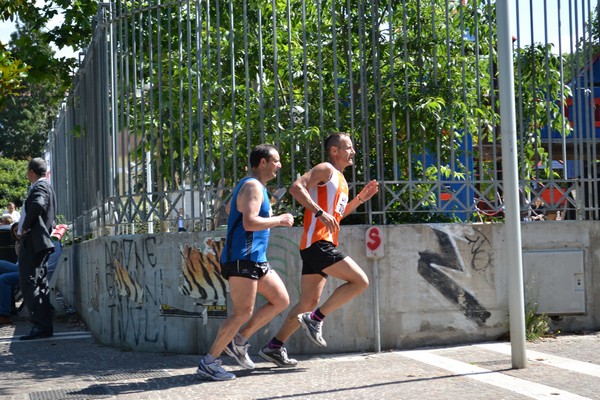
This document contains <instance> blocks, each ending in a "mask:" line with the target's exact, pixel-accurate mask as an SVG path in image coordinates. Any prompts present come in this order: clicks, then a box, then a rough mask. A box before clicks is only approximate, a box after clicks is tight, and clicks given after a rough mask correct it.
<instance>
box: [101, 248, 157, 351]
mask: <svg viewBox="0 0 600 400" xmlns="http://www.w3.org/2000/svg"><path fill="white" fill-rule="evenodd" d="M155 249H156V237H146V238H140V239H120V240H111V241H109V242H107V243H106V245H105V259H106V269H105V271H106V272H105V274H106V276H105V277H106V287H107V292H108V299H109V303H108V307H109V308H110V309H112V310H113V311H112V312H113V318H111V319H110V323H111V324H115V325H116V326H114V327H112V328H111V329H110V332H111V333H113V334H115V335H116V336H117V337H118V339H119V340H121V341H126V340H127V339H126V338H127V337H130V335H131V336H132V338H133V342H134V343H135V344H139V343H140V342H142V341H143V342H150V343H153V342H157V341H158V338H159V329H160V328H159V327H158V326H157V325H156V324H152V323H151V322H150V321H151V315H150V314H151V310H152V307H153V306H157V294H158V293H160V292H161V290H162V288H161V287H160V286H157V285H160V282H161V279H160V278H159V277H160V274H161V270H160V269H158V268H156V266H157V257H156V253H155ZM150 277H152V278H150ZM139 282H155V284H154V285H153V286H148V285H147V284H146V285H144V286H143V287H142V285H140V283H139ZM142 305H143V307H142ZM140 313H141V314H144V317H143V318H140Z"/></svg>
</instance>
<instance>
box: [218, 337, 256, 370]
mask: <svg viewBox="0 0 600 400" xmlns="http://www.w3.org/2000/svg"><path fill="white" fill-rule="evenodd" d="M249 347H250V343H246V344H245V345H243V346H238V345H237V344H235V342H234V341H233V340H232V341H231V343H229V344H228V345H227V347H225V353H227V355H228V356H229V357H233V358H234V359H235V361H237V363H238V364H240V366H242V367H243V368H246V369H254V363H253V362H252V360H251V359H250V356H249V355H248V348H249Z"/></svg>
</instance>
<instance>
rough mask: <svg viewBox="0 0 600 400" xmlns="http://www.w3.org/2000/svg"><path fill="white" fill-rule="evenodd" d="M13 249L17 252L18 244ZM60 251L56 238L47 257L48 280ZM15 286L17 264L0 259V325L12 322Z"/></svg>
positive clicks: (17, 279)
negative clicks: (52, 250) (52, 248)
mask: <svg viewBox="0 0 600 400" xmlns="http://www.w3.org/2000/svg"><path fill="white" fill-rule="evenodd" d="M17 244H18V242H17ZM15 250H16V251H17V252H18V246H16V247H15ZM61 253H62V243H61V242H60V240H57V241H55V242H54V252H52V253H50V257H48V280H50V277H51V276H52V273H53V272H54V270H55V269H56V265H57V264H58V259H59V257H60V254H61ZM17 287H19V264H18V263H11V262H9V261H4V260H0V325H6V324H12V320H11V318H10V315H11V313H12V310H13V308H14V299H13V293H14V291H15V289H16V288H17Z"/></svg>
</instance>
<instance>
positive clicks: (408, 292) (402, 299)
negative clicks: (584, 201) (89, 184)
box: [54, 221, 600, 354]
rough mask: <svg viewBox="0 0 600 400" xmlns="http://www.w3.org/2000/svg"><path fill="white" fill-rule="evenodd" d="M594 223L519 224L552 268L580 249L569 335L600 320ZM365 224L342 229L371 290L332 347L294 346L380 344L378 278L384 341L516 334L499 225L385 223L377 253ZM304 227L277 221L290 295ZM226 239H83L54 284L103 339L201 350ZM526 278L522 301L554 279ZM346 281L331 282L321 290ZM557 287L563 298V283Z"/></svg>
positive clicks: (294, 350) (214, 322) (347, 310)
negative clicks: (579, 293) (556, 256)
mask: <svg viewBox="0 0 600 400" xmlns="http://www.w3.org/2000/svg"><path fill="white" fill-rule="evenodd" d="M597 226H598V224H597V223H596V222H579V221H561V222H555V221H544V222H532V223H527V224H525V225H523V236H522V237H523V248H524V251H526V250H540V249H541V250H547V251H544V252H540V254H541V256H540V257H545V258H544V259H543V260H546V259H547V261H548V265H551V264H552V263H551V261H552V259H553V252H554V251H559V250H563V249H582V250H583V251H584V254H585V256H584V258H583V259H584V264H585V265H584V266H583V270H584V282H583V285H584V293H585V311H584V312H582V313H578V314H570V315H560V316H556V317H555V318H554V319H555V320H556V321H555V325H554V326H553V327H554V328H556V329H560V330H561V331H576V330H596V329H599V328H600V310H599V309H598V307H597V304H599V301H600V299H599V298H598V297H599V296H600V294H599V293H600V290H597V289H598V288H600V271H599V270H598V268H599V267H598V265H599V260H598V257H599V251H598V250H597V249H598V242H599V240H600V233H599V232H598V227H597ZM366 229H367V227H366V226H350V227H343V228H342V232H341V235H340V241H341V248H342V249H343V250H344V251H345V252H346V253H347V254H348V255H350V256H351V257H352V258H354V260H356V261H357V262H358V264H359V265H361V266H362V267H363V268H364V270H365V271H366V273H367V275H368V276H369V279H370V280H371V286H370V287H369V289H368V290H367V291H366V292H365V293H364V294H362V295H361V296H360V297H358V298H356V299H355V300H353V301H352V302H351V303H350V304H348V305H346V306H345V307H343V308H342V309H340V310H337V311H336V312H335V313H333V314H332V315H330V316H328V317H327V319H326V322H325V325H324V338H325V340H326V341H327V343H328V347H327V348H326V349H325V350H323V349H320V348H316V347H315V346H314V345H312V344H311V343H310V342H309V341H308V339H307V338H305V336H304V333H303V332H296V333H295V334H294V336H293V337H292V338H291V339H290V341H289V342H288V343H287V344H286V346H287V347H288V350H289V352H290V353H291V354H298V353H304V354H311V353H323V352H329V353H337V352H354V351H372V350H374V349H375V344H376V338H375V317H376V315H375V311H374V310H375V304H376V302H375V298H374V293H375V288H376V286H377V287H378V291H379V302H378V303H379V308H380V310H379V318H380V332H381V335H380V338H381V347H382V349H397V348H413V347H418V346H425V345H445V344H454V343H465V342H478V341H485V340H490V339H495V338H496V337H498V336H501V335H503V334H506V333H507V332H508V287H507V266H506V258H505V229H504V225H503V224H485V225H471V224H448V225H400V226H383V227H380V229H381V231H382V233H383V235H384V247H385V256H384V257H383V258H381V259H380V260H378V261H373V260H369V259H367V258H366V255H365V254H366V251H365V231H366ZM301 232H302V230H301V228H277V229H273V230H272V232H271V242H270V247H269V254H268V255H269V260H270V262H271V264H272V266H273V267H274V268H275V269H276V270H277V271H278V272H279V273H280V275H281V276H282V278H283V280H284V282H285V283H286V286H287V288H288V291H289V293H290V296H291V299H292V302H295V301H296V300H297V299H298V297H299V282H300V266H301V260H300V255H299V252H298V249H297V244H298V242H299V240H300V236H301ZM223 236H224V232H223V231H216V232H196V233H188V232H183V233H166V234H156V235H132V236H118V237H102V238H99V239H95V240H90V241H87V242H84V243H80V244H75V245H73V246H69V247H67V248H65V250H64V253H63V254H64V257H63V261H62V262H61V263H60V264H59V266H58V268H57V270H56V272H55V277H54V284H55V287H56V289H58V290H59V291H61V292H62V293H63V296H64V298H65V302H66V303H67V304H68V305H72V306H73V307H74V308H75V309H77V311H78V312H79V313H80V314H81V316H82V317H83V319H84V320H85V321H86V323H87V324H88V326H89V328H90V330H91V331H92V332H93V334H94V336H95V337H96V338H97V340H99V341H100V342H101V343H103V344H106V345H111V346H117V347H122V348H128V349H133V350H144V351H164V352H176V353H205V352H206V351H207V350H208V348H209V347H210V345H211V343H212V340H213V338H214V336H215V334H216V332H217V329H218V327H219V325H220V323H221V322H222V319H220V318H218V317H215V316H218V315H219V314H220V315H223V314H225V313H226V302H227V285H226V281H224V280H222V278H221V277H220V275H219V274H218V273H217V272H216V268H217V265H218V263H217V260H218V256H219V254H220V250H221V248H222V245H223ZM543 260H542V261H543ZM544 262H545V261H543V262H542V265H546V264H544ZM374 268H377V270H378V275H379V279H378V280H377V281H374V280H373V271H374ZM559 268H562V266H559ZM564 268H570V266H569V265H565V266H564ZM526 281H527V282H528V283H527V284H526V287H525V291H526V301H527V302H528V303H530V304H533V303H535V301H536V298H535V297H536V296H538V295H539V293H543V292H544V290H547V289H548V287H547V286H548V283H547V282H546V283H544V282H541V283H540V285H541V287H535V285H536V284H537V283H536V282H533V283H532V282H530V281H528V280H527V279H526ZM580 283H581V282H580ZM339 284H340V281H336V280H335V279H331V278H330V281H329V282H328V283H327V286H326V289H325V293H324V296H327V295H328V294H329V293H331V291H332V290H333V289H334V288H335V287H337V285H339ZM528 285H529V286H528ZM531 285H533V287H532V286H531ZM551 290H555V291H557V293H556V296H561V293H560V291H561V290H563V289H560V290H557V289H556V288H552V289H551ZM564 290H567V291H568V290H574V289H573V285H570V284H568V283H567V285H565V289H564ZM579 290H581V289H579ZM559 298H560V297H559ZM260 301H261V299H260V298H259V304H260ZM284 314H285V313H284ZM283 317H284V315H280V316H278V317H276V318H275V319H274V320H273V321H272V322H271V323H270V324H269V325H267V326H266V327H265V328H264V329H263V330H261V331H259V332H258V333H257V334H256V335H255V337H253V338H252V339H251V342H250V343H251V344H252V346H253V347H252V349H251V350H252V351H254V352H256V351H258V349H259V348H260V347H261V346H262V345H263V344H264V343H265V342H266V341H268V340H269V339H270V338H271V337H272V336H273V334H274V333H275V332H276V331H277V330H278V328H279V326H280V325H281V323H282V320H283Z"/></svg>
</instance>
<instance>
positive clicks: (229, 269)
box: [221, 260, 271, 281]
mask: <svg viewBox="0 0 600 400" xmlns="http://www.w3.org/2000/svg"><path fill="white" fill-rule="evenodd" d="M269 271H271V266H270V265H269V263H268V262H254V261H249V260H237V261H234V262H230V263H225V264H221V275H223V278H225V279H229V277H230V276H240V277H242V278H248V279H254V280H255V281H257V280H259V279H260V278H262V277H263V276H264V275H266V274H267V273H268V272H269Z"/></svg>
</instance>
